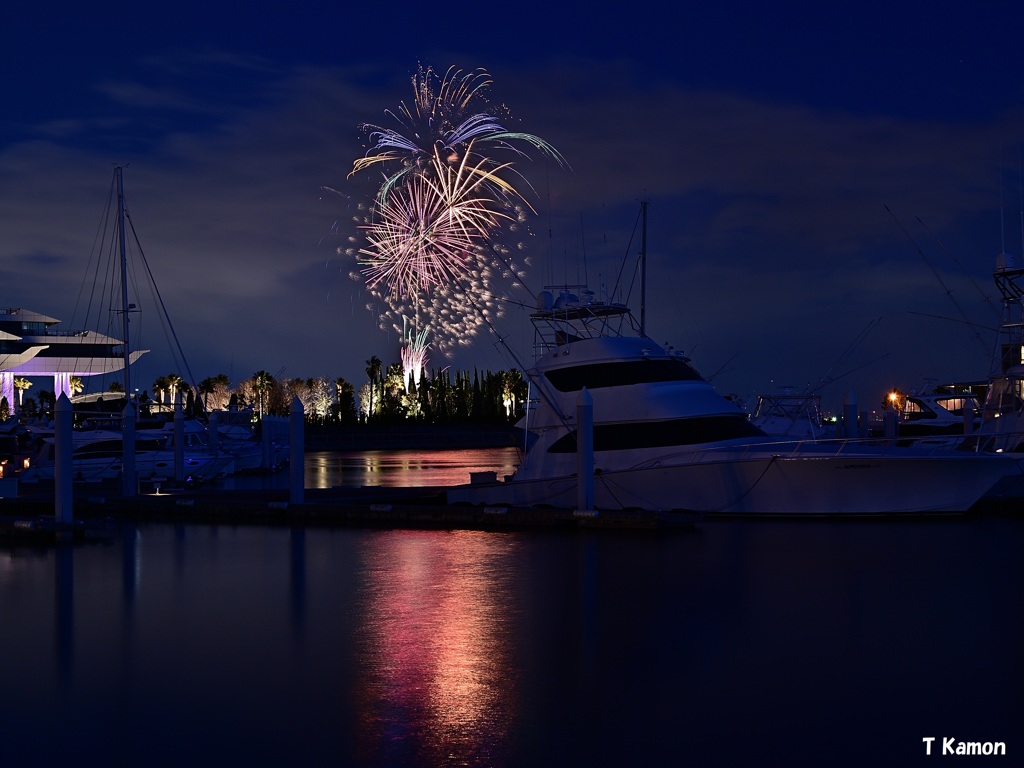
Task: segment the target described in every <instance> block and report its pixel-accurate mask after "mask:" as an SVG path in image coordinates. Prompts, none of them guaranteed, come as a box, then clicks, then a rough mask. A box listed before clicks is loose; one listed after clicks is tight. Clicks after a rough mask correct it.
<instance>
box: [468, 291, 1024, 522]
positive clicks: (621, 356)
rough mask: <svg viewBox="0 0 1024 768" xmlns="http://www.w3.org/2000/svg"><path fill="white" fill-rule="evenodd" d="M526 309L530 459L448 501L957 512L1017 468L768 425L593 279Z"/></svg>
mask: <svg viewBox="0 0 1024 768" xmlns="http://www.w3.org/2000/svg"><path fill="white" fill-rule="evenodd" d="M531 320H532V322H533V325H534V328H535V347H536V352H537V359H536V362H535V363H534V365H533V366H532V367H531V368H530V369H529V370H527V371H526V374H527V376H528V378H529V380H530V382H531V386H532V388H533V390H534V392H535V393H536V396H537V405H536V407H535V408H533V409H528V410H527V414H526V416H524V418H523V419H522V420H521V421H520V422H519V425H518V426H519V427H520V428H522V429H524V430H525V431H526V432H527V434H528V439H527V444H526V449H525V451H524V456H523V459H522V463H521V465H520V466H519V468H518V470H517V471H516V472H515V474H513V475H511V476H509V477H507V478H505V479H504V480H503V481H483V482H474V483H471V484H469V485H463V486H458V487H455V488H452V489H449V491H448V501H449V503H452V504H482V505H490V506H501V505H506V506H513V507H533V506H549V507H554V508H565V509H578V508H579V506H580V499H587V500H588V501H589V499H591V498H592V500H593V507H594V511H600V510H602V509H604V510H621V509H631V508H635V509H643V510H654V511H672V510H680V511H688V512H700V513H704V514H781V515H800V514H812V515H835V514H840V515H842V514H897V513H925V512H962V511H966V510H967V509H969V508H970V507H972V506H973V505H974V504H975V503H976V502H977V501H978V500H979V499H981V498H982V497H983V496H984V495H985V494H986V493H987V492H988V491H989V489H990V488H992V487H993V486H994V485H995V484H996V483H997V481H999V480H1000V479H1001V478H1004V477H1006V476H1008V475H1015V474H1016V475H1019V474H1021V469H1020V467H1019V462H1018V460H1017V459H1015V458H1011V457H1008V456H1001V455H995V454H980V453H970V452H954V451H944V450H940V449H935V448H927V447H923V448H920V449H918V448H907V447H900V448H895V447H888V446H881V445H877V444H868V443H867V442H864V441H857V440H797V439H793V438H786V437H778V436H769V435H767V434H765V433H764V432H763V431H761V430H760V429H759V428H758V427H756V426H755V425H753V424H752V423H751V422H750V421H749V420H748V419H747V417H746V415H745V414H744V413H743V412H742V411H741V410H740V408H739V407H738V406H737V405H735V404H734V403H733V402H731V401H730V400H728V399H726V398H724V397H722V396H721V395H719V394H718V393H717V392H716V391H715V390H714V388H713V387H712V386H711V384H710V383H708V382H707V381H706V380H705V379H704V378H703V377H702V376H701V375H700V374H699V373H698V372H697V371H696V370H695V369H694V367H693V366H692V365H691V364H690V361H689V360H688V359H687V358H686V357H685V356H684V355H682V354H681V353H679V352H677V351H673V350H669V349H665V348H664V347H662V346H660V345H658V344H656V343H655V342H653V341H652V340H651V339H650V338H648V337H646V336H645V335H644V334H643V333H642V332H640V326H639V325H638V324H636V323H635V322H634V321H633V318H632V316H631V314H630V311H629V309H628V308H627V307H626V306H625V305H622V304H613V303H606V302H602V301H598V300H596V299H595V297H594V296H593V294H591V293H589V292H586V291H582V290H576V289H575V288H574V289H562V290H561V291H559V293H558V295H557V296H555V294H554V293H553V292H549V291H546V292H544V293H542V294H541V295H540V298H539V300H538V302H537V307H536V310H535V311H534V312H533V313H532V314H531ZM591 401H592V419H591V418H589V413H590V411H589V410H587V409H588V408H589V407H590V406H589V403H590V402H591ZM578 406H582V408H579V409H578ZM578 413H579V414H582V415H581V416H578V415H577V414H578ZM578 449H581V450H578ZM591 467H592V468H593V469H592V472H591V469H590V468H591ZM581 468H582V469H581ZM581 479H582V482H583V484H584V485H583V486H582V488H584V489H587V491H588V493H585V494H581V493H580V490H581V486H580V481H581ZM580 511H586V512H590V511H591V510H580Z"/></svg>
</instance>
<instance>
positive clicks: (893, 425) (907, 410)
mask: <svg viewBox="0 0 1024 768" xmlns="http://www.w3.org/2000/svg"><path fill="white" fill-rule="evenodd" d="M884 402H885V408H884V410H883V412H882V415H881V417H880V418H879V420H878V422H877V423H876V424H874V425H872V426H871V428H870V429H869V431H868V433H869V435H871V436H872V437H881V438H886V439H889V440H893V441H895V442H896V443H897V444H898V445H918V446H941V447H945V448H949V449H955V448H960V447H962V446H963V445H964V437H965V435H968V436H969V435H971V434H973V433H974V432H976V431H977V430H978V428H979V426H980V425H981V402H980V399H979V397H978V395H977V394H976V393H975V392H973V391H972V390H971V389H970V388H969V387H968V386H966V385H963V386H953V385H950V386H938V387H936V386H934V385H931V386H926V387H923V388H922V389H921V390H920V391H911V392H910V393H909V394H904V393H902V392H900V391H899V390H892V391H891V392H888V393H886V395H885V398H884ZM886 414H888V415H889V420H888V423H886Z"/></svg>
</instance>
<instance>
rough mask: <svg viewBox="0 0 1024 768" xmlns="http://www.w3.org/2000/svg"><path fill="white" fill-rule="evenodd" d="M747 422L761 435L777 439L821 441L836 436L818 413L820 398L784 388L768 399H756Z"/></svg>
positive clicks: (759, 397) (760, 397) (760, 396)
mask: <svg viewBox="0 0 1024 768" xmlns="http://www.w3.org/2000/svg"><path fill="white" fill-rule="evenodd" d="M750 421H751V423H753V424H754V425H755V426H757V427H758V428H759V429H760V430H761V431H762V432H764V433H765V434H768V435H778V436H780V437H794V438H800V439H807V440H824V439H827V438H830V437H835V436H836V428H835V426H834V425H830V424H828V423H826V421H825V418H824V416H823V415H822V412H821V395H817V394H809V393H802V392H797V391H796V390H795V389H793V388H792V387H783V388H782V390H781V391H779V392H777V393H775V394H771V395H758V396H757V404H756V405H755V406H754V412H753V413H752V414H751V416H750Z"/></svg>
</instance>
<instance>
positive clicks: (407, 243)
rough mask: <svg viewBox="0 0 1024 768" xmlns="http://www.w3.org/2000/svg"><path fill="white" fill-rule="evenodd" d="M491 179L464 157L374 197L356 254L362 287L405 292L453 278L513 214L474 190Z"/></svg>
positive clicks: (403, 294) (442, 282) (427, 288)
mask: <svg viewBox="0 0 1024 768" xmlns="http://www.w3.org/2000/svg"><path fill="white" fill-rule="evenodd" d="M493 177H494V173H493V172H492V171H489V170H486V169H482V168H481V167H479V166H469V165H468V163H467V162H466V160H465V159H464V160H463V162H462V163H460V164H459V165H458V166H457V167H450V166H445V167H441V168H440V170H439V172H438V174H437V175H436V176H435V177H434V178H430V177H428V176H425V175H415V176H410V177H409V178H407V179H406V180H405V183H404V184H403V185H402V187H401V188H397V189H393V190H392V193H391V194H390V195H389V196H388V197H387V198H386V199H384V200H381V201H378V205H377V206H376V208H375V210H374V212H373V214H372V217H371V221H370V223H369V224H368V225H366V226H365V227H364V229H365V231H366V242H367V246H366V247H365V248H361V249H360V250H359V252H358V255H359V257H360V258H361V260H362V262H363V268H362V273H363V275H364V277H365V278H366V284H367V287H369V288H370V289H371V290H377V289H379V288H384V289H386V292H388V293H394V294H397V295H398V296H406V295H411V294H413V293H415V292H416V291H417V290H418V289H424V290H429V289H431V288H432V287H434V286H443V285H447V284H448V283H450V282H452V281H454V280H457V279H458V278H459V277H460V276H461V275H462V274H463V273H464V272H465V270H466V268H467V267H469V266H471V265H472V262H473V253H474V251H475V249H476V248H477V246H478V245H480V244H481V243H482V242H484V241H486V240H487V238H488V237H489V235H490V234H491V232H492V231H493V230H495V229H497V228H498V226H499V224H500V222H501V220H502V219H507V220H512V218H513V217H512V216H511V215H510V214H508V213H505V212H503V211H501V210H497V209H496V206H495V205H494V203H493V200H492V198H490V197H489V196H487V195H485V194H482V193H481V192H480V188H481V187H482V186H483V185H485V184H494V183H500V179H499V180H497V181H495V180H494V178H493ZM511 192H514V190H510V193H511Z"/></svg>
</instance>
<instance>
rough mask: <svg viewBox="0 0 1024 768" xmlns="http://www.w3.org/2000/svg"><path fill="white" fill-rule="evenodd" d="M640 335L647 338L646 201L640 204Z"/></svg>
mask: <svg viewBox="0 0 1024 768" xmlns="http://www.w3.org/2000/svg"><path fill="white" fill-rule="evenodd" d="M640 212H641V216H642V226H641V230H640V335H641V336H643V337H644V338H646V337H647V201H646V200H642V201H641V202H640Z"/></svg>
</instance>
